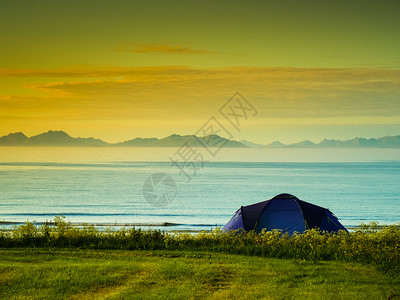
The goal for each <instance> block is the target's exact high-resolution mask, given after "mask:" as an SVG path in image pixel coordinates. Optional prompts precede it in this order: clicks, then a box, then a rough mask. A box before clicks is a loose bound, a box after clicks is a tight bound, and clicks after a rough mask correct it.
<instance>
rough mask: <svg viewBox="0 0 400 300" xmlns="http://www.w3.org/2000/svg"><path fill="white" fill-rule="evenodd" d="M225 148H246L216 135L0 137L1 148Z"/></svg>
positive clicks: (55, 133)
mask: <svg viewBox="0 0 400 300" xmlns="http://www.w3.org/2000/svg"><path fill="white" fill-rule="evenodd" d="M186 143H187V145H189V146H190V147H201V146H203V145H204V146H207V147H213V146H214V147H219V145H223V146H224V147H229V148H237V147H246V146H245V145H243V144H242V143H240V142H237V141H233V140H228V139H226V138H223V137H220V136H218V135H216V134H213V135H209V136H206V137H196V136H195V135H178V134H172V135H170V136H168V137H165V138H162V139H157V138H135V139H133V140H129V141H125V142H121V143H115V144H111V143H107V142H104V141H102V140H100V139H95V138H92V137H90V138H81V137H78V138H73V137H71V136H70V135H68V134H67V133H66V132H64V131H52V130H50V131H48V132H45V133H41V134H38V135H35V136H31V137H29V138H28V137H27V136H26V135H25V134H23V133H22V132H16V133H10V134H9V135H6V136H2V137H0V146H60V147H64V146H91V147H181V146H182V145H185V144H186Z"/></svg>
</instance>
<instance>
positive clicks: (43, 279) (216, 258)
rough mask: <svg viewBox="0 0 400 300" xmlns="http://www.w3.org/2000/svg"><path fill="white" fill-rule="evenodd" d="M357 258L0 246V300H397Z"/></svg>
mask: <svg viewBox="0 0 400 300" xmlns="http://www.w3.org/2000/svg"><path fill="white" fill-rule="evenodd" d="M396 294H400V279H399V278H398V277H391V276H389V275H388V274H384V273H382V272H379V271H377V270H376V269H375V268H372V267H367V266H363V265H361V264H358V263H350V262H340V261H319V262H312V261H304V260H299V259H275V258H263V257H256V256H243V255H233V254H223V253H215V252H204V251H167V250H158V251H149V250H141V251H138V250H135V251H126V250H87V249H85V250H77V249H69V250H44V249H6V250H0V299H388V297H391V296H392V297H393V298H392V299H400V296H399V297H397V296H395V295H396Z"/></svg>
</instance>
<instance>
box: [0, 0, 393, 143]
mask: <svg viewBox="0 0 400 300" xmlns="http://www.w3.org/2000/svg"><path fill="white" fill-rule="evenodd" d="M399 28H400V4H399V2H398V1H381V2H379V3H378V2H377V1H335V2H321V1H301V2H300V1H282V2H279V3H278V2H277V1H246V2H242V1H225V0H223V1H218V2H215V1H214V2H213V1H202V2H187V1H150V2H142V1H113V2H112V3H111V2H110V1H96V2H95V3H94V2H91V1H68V2H57V3H56V2H54V1H14V2H11V1H4V2H2V3H1V4H0V32H1V34H0V37H1V40H2V47H1V48H0V135H4V134H8V133H10V132H16V131H22V132H24V133H25V134H27V135H28V136H29V135H33V134H38V133H41V132H44V131H48V130H50V129H53V130H64V131H66V132H68V133H70V134H71V135H73V136H95V137H98V138H102V139H104V140H106V141H110V142H116V141H121V140H125V139H130V138H134V137H136V136H143V137H146V136H147V137H150V136H156V137H163V136H166V135H169V134H172V133H179V134H192V133H194V132H195V131H196V130H197V129H198V128H199V127H201V126H202V124H203V123H204V122H205V121H206V120H207V119H208V118H209V117H211V116H212V115H213V114H214V113H215V112H216V111H218V109H219V107H220V106H221V105H223V104H224V102H225V101H226V100H227V99H228V98H229V97H230V96H232V95H233V93H235V92H236V91H240V92H241V93H242V94H243V95H244V96H245V97H246V98H247V99H248V100H249V101H250V102H251V103H252V104H253V105H254V106H255V107H256V108H257V110H258V112H259V113H258V115H257V118H256V119H254V120H251V121H249V122H248V123H247V125H246V126H247V127H244V128H243V130H242V131H241V132H240V133H238V136H237V137H235V138H238V139H239V138H245V139H250V140H253V141H256V142H262V143H268V142H270V141H272V140H275V139H281V140H283V141H287V142H294V141H298V140H301V139H305V138H308V139H314V140H317V141H318V139H322V138H325V137H327V138H352V137H355V136H364V137H373V136H375V137H379V136H383V135H395V134H398V133H399V129H400V105H399V100H400V97H399V96H400V68H399V67H400V39H399V38H398V29H399Z"/></svg>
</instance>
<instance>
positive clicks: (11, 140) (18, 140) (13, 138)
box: [0, 132, 28, 145]
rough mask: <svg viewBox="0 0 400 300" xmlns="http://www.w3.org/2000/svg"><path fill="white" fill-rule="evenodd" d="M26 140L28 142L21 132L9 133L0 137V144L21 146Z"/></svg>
mask: <svg viewBox="0 0 400 300" xmlns="http://www.w3.org/2000/svg"><path fill="white" fill-rule="evenodd" d="M26 140H28V137H27V136H26V135H25V134H23V133H22V132H15V133H10V134H8V135H5V136H2V137H0V143H1V144H5V145H21V144H23V143H24V142H25V141H26Z"/></svg>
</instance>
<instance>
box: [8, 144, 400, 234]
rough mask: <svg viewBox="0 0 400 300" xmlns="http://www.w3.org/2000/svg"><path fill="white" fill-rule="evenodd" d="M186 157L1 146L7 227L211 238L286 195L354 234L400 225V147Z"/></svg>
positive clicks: (158, 151) (159, 151) (225, 151)
mask: <svg viewBox="0 0 400 300" xmlns="http://www.w3.org/2000/svg"><path fill="white" fill-rule="evenodd" d="M181 150H182V149H178V148H177V149H175V148H107V147H82V148H81V147H69V148H68V147H0V229H1V228H3V229H7V228H9V227H10V226H13V225H15V224H22V223H24V222H26V221H30V222H36V223H37V224H40V223H42V222H48V221H51V220H53V219H54V218H55V217H56V216H58V215H62V216H65V219H66V221H70V222H71V223H73V224H80V223H89V224H93V225H95V226H99V227H100V228H105V227H107V226H116V227H121V226H135V227H138V228H143V229H149V228H152V229H161V230H167V231H170V230H178V231H182V230H183V231H185V230H188V231H198V230H211V229H214V228H215V227H222V226H224V225H225V224H226V223H227V222H228V221H229V219H230V218H231V217H232V215H233V214H234V213H235V211H236V210H237V209H239V208H240V207H241V206H245V205H249V204H253V203H257V202H260V201H264V200H267V199H271V198H272V197H274V196H276V195H278V194H281V193H290V194H292V195H294V196H296V197H298V198H299V199H301V200H304V201H307V202H310V203H313V204H316V205H319V206H322V207H326V208H329V210H331V211H332V212H333V213H334V214H335V215H336V217H337V218H338V219H339V221H340V222H341V223H342V224H343V225H344V226H346V227H355V226H359V225H360V224H361V223H369V222H378V223H379V224H381V225H383V224H396V223H397V224H398V223H399V222H400V149H289V148H276V149H275V148H222V149H218V151H212V152H207V151H205V150H207V149H191V151H192V152H190V153H189V152H186V153H182V151H181ZM183 154H184V155H183ZM189 154H190V155H189ZM178 158H180V159H178ZM199 158H201V159H199ZM159 200H160V201H159Z"/></svg>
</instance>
